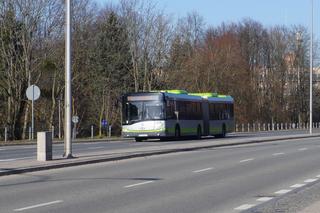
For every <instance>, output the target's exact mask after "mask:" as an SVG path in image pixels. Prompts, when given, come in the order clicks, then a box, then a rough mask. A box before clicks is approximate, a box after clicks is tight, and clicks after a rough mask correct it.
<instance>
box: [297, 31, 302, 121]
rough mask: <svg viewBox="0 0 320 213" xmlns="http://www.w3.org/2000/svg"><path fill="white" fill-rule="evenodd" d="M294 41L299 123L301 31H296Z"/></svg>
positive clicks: (299, 118)
mask: <svg viewBox="0 0 320 213" xmlns="http://www.w3.org/2000/svg"><path fill="white" fill-rule="evenodd" d="M296 42H297V48H298V50H297V60H298V64H297V65H298V66H297V78H298V79H297V88H296V89H297V96H298V97H297V100H296V101H297V105H296V106H297V108H298V123H301V92H300V90H301V87H300V85H301V80H300V64H301V62H300V61H301V58H300V57H301V56H302V54H301V44H302V32H301V31H298V32H297V33H296Z"/></svg>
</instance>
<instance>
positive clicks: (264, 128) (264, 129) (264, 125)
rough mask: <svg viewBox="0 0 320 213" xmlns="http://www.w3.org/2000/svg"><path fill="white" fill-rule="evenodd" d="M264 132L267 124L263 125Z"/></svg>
mask: <svg viewBox="0 0 320 213" xmlns="http://www.w3.org/2000/svg"><path fill="white" fill-rule="evenodd" d="M263 131H266V124H265V123H263Z"/></svg>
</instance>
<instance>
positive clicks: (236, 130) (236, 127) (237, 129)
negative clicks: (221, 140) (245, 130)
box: [236, 124, 238, 132]
mask: <svg viewBox="0 0 320 213" xmlns="http://www.w3.org/2000/svg"><path fill="white" fill-rule="evenodd" d="M236 132H238V124H236Z"/></svg>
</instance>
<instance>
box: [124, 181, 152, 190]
mask: <svg viewBox="0 0 320 213" xmlns="http://www.w3.org/2000/svg"><path fill="white" fill-rule="evenodd" d="M153 182H154V181H146V182H142V183H136V184H132V185H128V186H125V187H124V188H131V187H135V186H141V185H145V184H148V183H153Z"/></svg>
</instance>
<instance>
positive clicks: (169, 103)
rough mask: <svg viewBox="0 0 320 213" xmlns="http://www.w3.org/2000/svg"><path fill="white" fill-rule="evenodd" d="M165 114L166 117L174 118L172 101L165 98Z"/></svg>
mask: <svg viewBox="0 0 320 213" xmlns="http://www.w3.org/2000/svg"><path fill="white" fill-rule="evenodd" d="M166 115H167V119H174V118H175V114H174V102H173V101H171V100H167V104H166Z"/></svg>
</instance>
